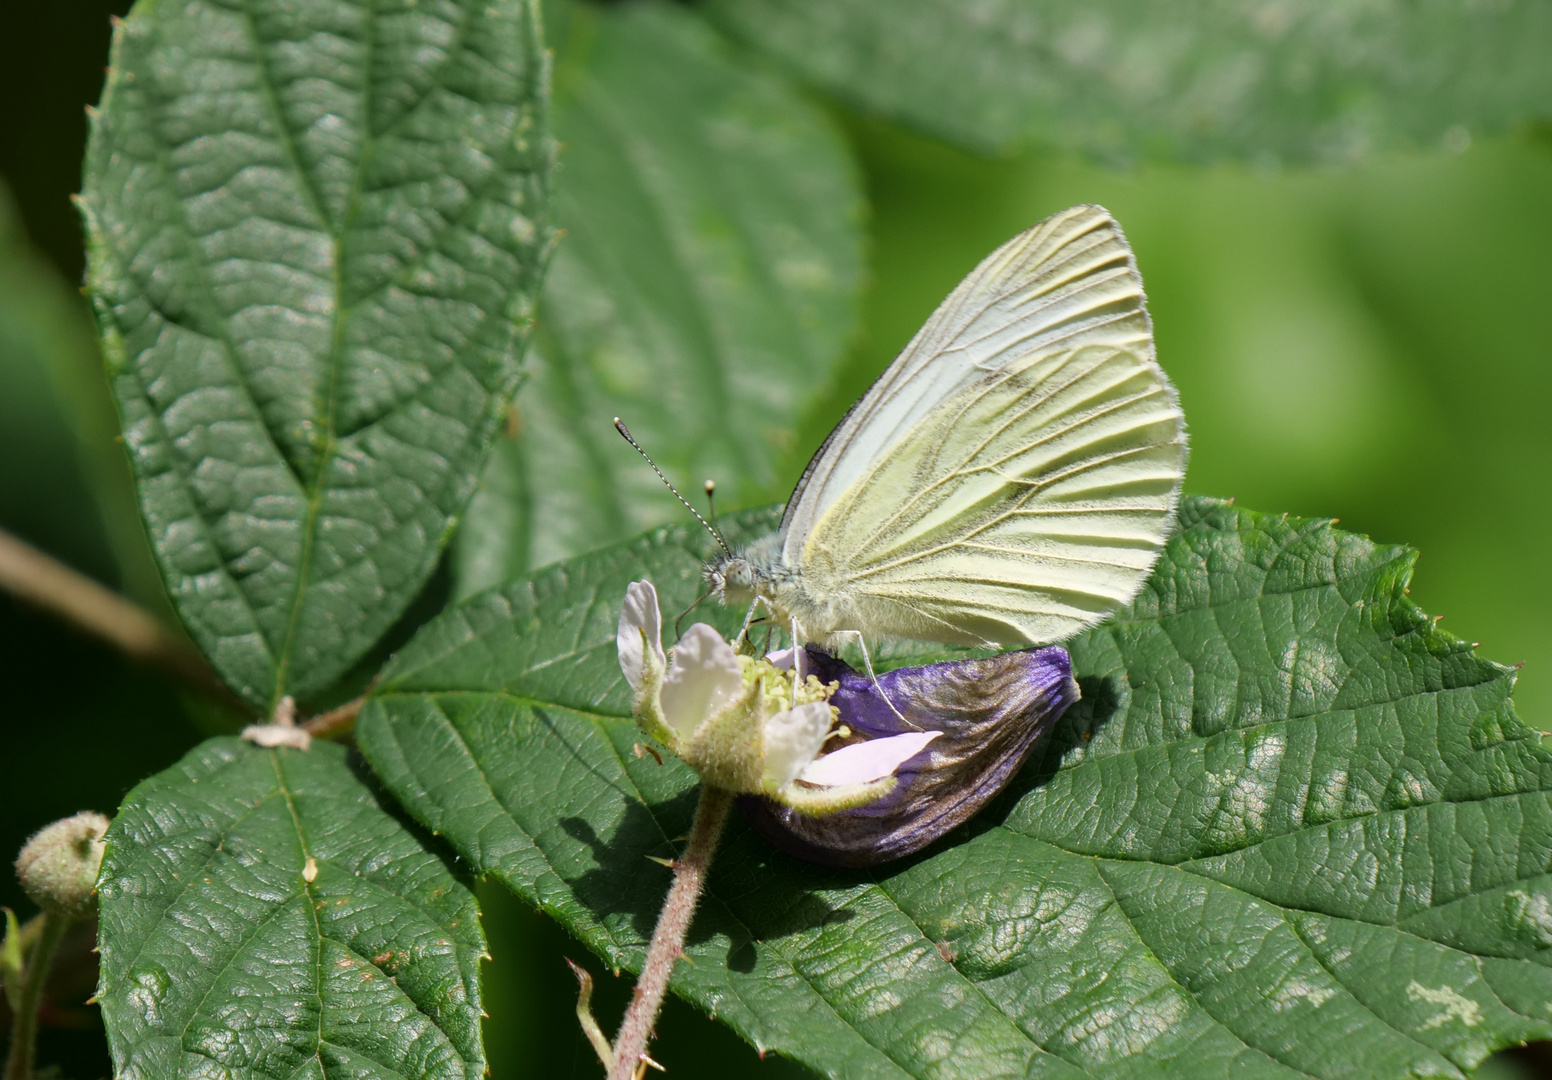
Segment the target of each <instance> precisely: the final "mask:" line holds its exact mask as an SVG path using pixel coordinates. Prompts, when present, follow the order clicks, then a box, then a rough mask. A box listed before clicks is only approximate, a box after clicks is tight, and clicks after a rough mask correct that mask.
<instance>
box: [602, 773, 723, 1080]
mask: <svg viewBox="0 0 1552 1080" xmlns="http://www.w3.org/2000/svg"><path fill="white" fill-rule="evenodd" d="M732 805H733V793H732V792H731V791H726V790H724V789H722V788H717V787H712V786H711V785H709V784H704V785H702V786H701V801H700V805H699V806H697V807H696V808H695V824H694V825H693V826H692V827H691V828H690V842H689V843H688V844H686V845H685V849H684V854H682V855H680V856H679V858H678V859H676V860H675V861H674V883H673V884H672V885H671V886H669V889H668V898H667V899H666V900H664V901H663V910H662V912H661V913H660V914H659V915H658V917H657V928H656V929H655V930H653V931H652V944H651V945H649V946H648V948H647V962H646V963H645V964H644V965H643V966H642V968H641V977H640V978H639V979H637V980H636V995H635V998H634V999H633V1000H632V1001H631V1004H630V1008H629V1009H627V1010H625V1019H624V1020H623V1021H622V1022H621V1023H620V1033H619V1034H618V1035H616V1036H615V1039H614V1064H613V1065H612V1066H610V1068H609V1080H631V1077H632V1075H633V1074H634V1073H635V1072H636V1069H637V1066H638V1064H639V1062H640V1061H641V1060H642V1058H643V1057H644V1056H645V1054H646V1052H647V1041H648V1040H649V1039H650V1038H651V1037H652V1025H653V1024H655V1023H657V1014H658V1011H659V1010H660V1009H661V1008H662V1007H663V994H664V993H665V992H666V991H667V990H668V978H669V976H670V975H672V974H673V970H674V964H675V963H676V962H677V961H678V959H679V957H681V956H683V955H684V940H685V935H686V934H687V933H689V930H690V920H691V919H692V918H694V916H695V905H696V903H697V902H698V901H699V900H700V898H701V889H702V888H703V887H704V886H705V884H706V871H707V870H708V869H710V867H711V857H712V855H713V854H715V852H716V850H717V841H719V840H720V839H721V838H722V827H723V825H725V824H726V823H727V817H728V810H729V809H731V808H732Z"/></svg>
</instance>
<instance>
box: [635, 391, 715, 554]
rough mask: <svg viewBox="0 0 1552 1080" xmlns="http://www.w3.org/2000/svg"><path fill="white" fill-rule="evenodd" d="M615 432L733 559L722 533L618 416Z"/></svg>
mask: <svg viewBox="0 0 1552 1080" xmlns="http://www.w3.org/2000/svg"><path fill="white" fill-rule="evenodd" d="M614 430H616V431H618V432H619V433H620V434H621V435H623V436H625V441H626V442H628V443H630V444H631V446H633V447H635V448H636V453H638V454H640V455H641V456H642V457H644V458H646V460H647V464H648V465H650V466H652V471H653V472H655V473H657V478H658V479H659V480H661V481H663V485H664V486H665V487H666V488H668V490H669V491H672V492H673V493H674V498H676V499H678V500H679V501H680V502H681V503H683V504H684V508H685V509H686V510H688V511H689V512H690V513H692V514H694V515H695V520H696V521H698V522H700V523H701V524H702V525H704V526H706V531H707V532H709V533H711V535H712V536H713V537H714V538H715V539H716V541H717V543H719V544H721V545H722V550H723V551H725V552H727V556H728V558H730V559H731V558H732V557H733V549H732V548H731V547H729V546H728V542H727V540H726V539H725V538H724V537H723V535H722V533H721V531H720V530H719V529H718V528H717V527H716V526H715V525H713V524H712V523H711V522H709V521H707V520H706V519H705V518H703V517H701V515H700V511H699V510H697V509H695V507H693V506H691V505H690V503H689V500H687V499H686V498H685V497H684V496H683V495H681V494H679V489H678V488H676V487H674V485H673V484H672V483H670V482H669V479H668V477H666V476H664V475H663V470H662V469H660V468H658V467H657V462H655V461H653V460H652V455H651V454H648V453H647V452H646V451H645V450H643V449H642V448H641V444H640V443H639V442H637V441H636V439H635V437H634V436H632V435H631V433H630V428H628V427H626V426H625V422H624V421H623V420H621V419H620V418H619V417H618V416H616V417H615V418H614Z"/></svg>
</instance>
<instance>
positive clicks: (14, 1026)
mask: <svg viewBox="0 0 1552 1080" xmlns="http://www.w3.org/2000/svg"><path fill="white" fill-rule="evenodd" d="M69 928H70V920H69V919H67V918H65V917H64V916H62V915H52V914H45V915H44V916H43V927H42V930H41V931H40V932H39V934H38V940H37V944H35V945H34V946H33V947H32V955H31V956H29V957H28V958H27V972H26V974H25V975H24V976H23V977H22V992H21V995H20V997H19V998H18V999H17V1002H16V1009H15V1014H14V1015H13V1016H12V1017H11V1053H10V1056H9V1057H8V1058H6V1062H5V1080H32V1060H33V1054H34V1053H35V1052H36V1049H37V1038H38V1005H39V1004H40V1003H41V1001H42V999H43V983H44V980H45V979H46V978H47V977H48V969H49V964H50V962H51V961H52V960H53V959H54V950H55V949H56V948H58V947H59V941H60V939H61V938H63V937H64V936H65V931H66V930H68V929H69Z"/></svg>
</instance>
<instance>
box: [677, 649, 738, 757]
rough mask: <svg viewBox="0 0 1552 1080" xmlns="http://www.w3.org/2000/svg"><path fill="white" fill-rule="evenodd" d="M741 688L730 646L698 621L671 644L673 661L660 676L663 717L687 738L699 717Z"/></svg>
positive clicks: (730, 699)
mask: <svg viewBox="0 0 1552 1080" xmlns="http://www.w3.org/2000/svg"><path fill="white" fill-rule="evenodd" d="M743 689H744V677H743V675H741V674H740V673H739V670H738V654H737V653H735V652H734V651H733V646H731V645H729V644H728V643H727V642H726V641H724V640H723V638H722V635H721V634H719V633H717V632H716V631H715V630H713V629H712V628H711V627H709V626H707V625H706V624H705V623H703V622H698V623H696V624H695V625H694V626H692V627H690V628H689V629H688V630H686V631H685V632H684V637H682V638H680V639H679V644H677V645H675V646H674V663H673V666H672V667H670V668H669V669H668V674H667V675H666V676H665V677H664V679H663V719H664V720H666V721H667V722H668V726H669V727H671V728H673V729H674V730H675V731H676V732H678V733H679V735H680V737H681V738H685V739H688V738H689V737H690V736H691V735H693V734H694V733H695V729H696V728H697V727H699V726H700V723H701V721H702V720H704V719H706V718H707V717H708V716H710V715H712V714H713V713H716V712H720V711H721V710H722V709H725V708H727V706H728V705H730V704H731V703H732V702H733V699H734V698H736V697H738V695H739V694H740V693H741V692H742V691H743Z"/></svg>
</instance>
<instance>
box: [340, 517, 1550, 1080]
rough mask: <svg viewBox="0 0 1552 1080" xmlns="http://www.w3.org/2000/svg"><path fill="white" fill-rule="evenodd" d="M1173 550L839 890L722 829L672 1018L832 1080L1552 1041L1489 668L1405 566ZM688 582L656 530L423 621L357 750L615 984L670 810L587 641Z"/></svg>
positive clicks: (377, 699) (692, 539)
mask: <svg viewBox="0 0 1552 1080" xmlns="http://www.w3.org/2000/svg"><path fill="white" fill-rule="evenodd" d="M772 521H773V519H771V518H769V517H767V518H764V519H763V520H762V519H760V518H759V517H756V516H744V517H742V518H740V519H739V521H738V523H737V524H738V526H739V532H740V534H741V535H742V536H743V537H744V538H748V537H749V536H751V535H753V534H757V533H758V532H759V531H762V530H763V529H766V528H769V527H770V526H771V524H772ZM1181 525H1182V529H1181V531H1180V532H1179V534H1177V536H1176V537H1175V538H1174V539H1173V540H1172V541H1171V542H1170V544H1169V547H1168V549H1167V551H1166V553H1165V556H1164V558H1163V560H1162V562H1161V564H1160V567H1159V569H1158V571H1157V572H1156V573H1155V575H1154V576H1153V578H1152V579H1151V581H1150V584H1149V585H1148V586H1147V587H1146V588H1145V589H1144V591H1143V593H1142V595H1141V596H1140V597H1139V599H1138V600H1137V601H1136V602H1135V603H1134V604H1133V605H1132V607H1131V608H1130V610H1127V611H1125V612H1123V613H1122V614H1121V616H1120V617H1119V618H1117V619H1115V620H1114V621H1112V622H1111V623H1109V624H1107V625H1105V626H1102V627H1100V628H1098V629H1096V630H1094V631H1091V632H1089V633H1087V634H1084V635H1081V636H1080V637H1078V638H1076V639H1074V640H1073V641H1071V642H1069V643H1068V647H1069V649H1070V651H1071V653H1072V660H1073V672H1074V675H1075V676H1076V677H1077V679H1078V681H1079V685H1080V687H1081V688H1082V692H1083V700H1081V701H1080V702H1079V703H1078V704H1076V705H1075V706H1073V707H1072V708H1071V709H1070V710H1068V712H1067V714H1066V715H1065V716H1064V717H1063V719H1062V720H1061V722H1059V723H1058V725H1057V726H1056V729H1055V731H1054V732H1053V734H1052V737H1051V739H1050V741H1049V742H1047V743H1045V744H1043V747H1037V748H1036V751H1035V755H1034V757H1033V758H1032V759H1031V761H1030V764H1029V765H1028V766H1027V767H1026V769H1025V770H1024V772H1023V773H1022V774H1021V775H1020V776H1019V777H1017V778H1016V779H1015V780H1014V781H1013V783H1012V785H1011V786H1010V788H1009V789H1008V790H1007V791H1006V792H1005V793H1004V794H1003V796H1001V797H1000V798H999V799H998V800H996V801H994V803H993V804H992V805H991V806H990V807H989V808H988V809H987V810H986V811H985V812H983V813H982V814H981V815H980V816H979V817H977V818H975V819H972V820H971V821H970V822H969V823H968V825H967V826H965V827H964V828H962V829H960V830H957V831H956V832H954V833H951V834H950V835H949V836H948V837H946V838H945V839H944V840H943V841H940V842H939V843H937V844H936V845H934V846H933V847H931V848H928V849H927V850H926V852H924V853H923V855H922V856H919V857H915V858H913V859H911V860H907V861H905V862H903V863H893V864H889V865H887V866H883V867H878V868H874V869H873V870H871V871H861V872H858V871H850V872H848V871H822V870H817V869H815V868H813V867H810V866H806V865H803V864H800V863H797V862H796V861H793V860H790V859H788V858H786V857H784V856H781V855H778V854H777V853H775V852H774V851H772V850H770V849H769V848H767V847H766V846H765V845H763V844H762V843H760V842H759V841H758V840H757V839H755V838H754V837H753V835H752V834H751V833H750V832H749V830H748V829H747V828H746V827H744V826H742V825H741V824H736V825H735V826H734V827H733V828H732V829H731V830H730V833H729V836H728V838H727V840H726V843H725V847H724V849H723V851H722V853H721V855H720V856H719V861H718V863H717V865H716V867H715V869H714V872H713V874H712V879H711V883H710V886H709V893H708V896H707V899H706V901H705V905H704V907H703V909H702V911H701V913H700V914H699V915H698V916H697V922H696V925H695V929H694V931H693V932H692V935H691V943H690V946H689V952H690V955H691V956H692V958H693V959H694V961H695V963H694V965H693V966H691V965H688V964H682V965H680V966H679V968H678V969H677V971H676V973H675V980H674V986H675V989H676V990H677V991H678V992H679V993H680V994H682V995H683V996H685V997H687V998H688V999H690V1000H692V1001H694V1002H696V1003H698V1004H699V1005H701V1006H702V1007H703V1008H706V1009H707V1010H708V1011H712V1012H714V1013H715V1014H716V1015H717V1016H718V1017H719V1018H721V1019H722V1020H724V1021H726V1022H727V1023H729V1024H731V1025H732V1026H733V1027H734V1028H735V1029H736V1030H738V1031H739V1032H740V1033H741V1034H743V1035H744V1036H745V1037H746V1038H748V1039H749V1040H750V1041H751V1042H753V1043H755V1044H756V1045H758V1046H761V1047H764V1048H768V1049H773V1050H776V1051H778V1052H780V1053H782V1054H785V1055H789V1056H791V1057H793V1058H796V1059H798V1060H800V1061H802V1062H804V1063H806V1064H808V1065H810V1066H811V1067H813V1068H815V1069H817V1070H818V1071H820V1072H822V1073H824V1074H826V1075H829V1076H834V1077H847V1078H854V1077H903V1076H911V1077H1013V1076H1051V1077H1079V1076H1091V1077H1115V1076H1136V1075H1151V1074H1152V1073H1153V1071H1155V1070H1157V1069H1160V1068H1162V1067H1165V1066H1168V1067H1169V1068H1170V1069H1172V1070H1173V1075H1180V1076H1190V1077H1225V1076H1235V1077H1288V1078H1292V1077H1298V1076H1318V1077H1342V1076H1354V1077H1396V1078H1401V1077H1410V1076H1441V1077H1443V1076H1461V1075H1463V1074H1464V1072H1466V1071H1468V1070H1470V1069H1472V1068H1474V1067H1475V1066H1476V1065H1477V1064H1478V1063H1479V1062H1480V1061H1481V1060H1482V1059H1483V1058H1484V1057H1485V1056H1486V1055H1487V1054H1488V1053H1489V1052H1490V1051H1492V1050H1493V1049H1494V1048H1496V1047H1500V1046H1504V1045H1507V1044H1510V1043H1513V1042H1517V1041H1520V1040H1524V1039H1527V1038H1545V1037H1547V1036H1548V1035H1549V1034H1552V1013H1549V1010H1548V1008H1547V1005H1546V1002H1547V1001H1548V1000H1552V971H1549V970H1548V967H1549V961H1552V951H1549V945H1552V930H1549V927H1552V920H1549V918H1548V917H1547V911H1548V907H1549V905H1552V755H1548V754H1547V753H1546V752H1544V751H1543V750H1542V749H1541V748H1540V745H1539V739H1538V736H1537V734H1536V733H1535V732H1532V731H1531V730H1529V729H1528V728H1527V727H1526V726H1525V725H1523V724H1522V723H1521V722H1520V721H1519V720H1518V719H1517V718H1516V717H1515V715H1514V711H1513V708H1512V706H1511V704H1510V700H1509V694H1510V689H1511V686H1512V683H1513V673H1512V671H1511V670H1510V669H1507V668H1504V667H1501V666H1499V665H1496V664H1493V663H1490V662H1488V661H1485V660H1482V659H1479V658H1477V657H1476V656H1474V655H1473V654H1472V652H1471V650H1470V648H1469V647H1468V646H1466V645H1465V644H1464V643H1462V642H1460V641H1458V640H1456V639H1455V638H1453V637H1451V636H1449V635H1447V634H1444V633H1441V632H1439V631H1437V630H1435V629H1434V627H1433V624H1432V622H1431V621H1430V620H1429V619H1428V618H1427V617H1426V616H1425V615H1424V614H1423V613H1422V612H1420V611H1419V610H1418V609H1417V608H1416V607H1415V606H1413V605H1412V604H1411V602H1410V601H1409V600H1408V599H1407V598H1406V596H1405V592H1404V590H1405V587H1406V585H1407V582H1408V580H1409V578H1410V575H1411V569H1412V565H1413V561H1414V558H1415V555H1414V554H1413V553H1412V552H1410V551H1408V550H1407V549H1404V548H1399V547H1382V546H1377V545H1374V544H1372V543H1370V542H1369V541H1368V540H1366V539H1364V538H1362V537H1358V536H1354V535H1351V534H1346V533H1343V532H1341V531H1339V530H1337V529H1334V528H1332V527H1331V525H1330V524H1329V523H1328V522H1323V521H1301V520H1298V519H1290V518H1286V517H1275V516H1263V515H1258V514H1253V513H1249V512H1246V511H1240V510H1236V509H1234V508H1233V507H1231V506H1229V505H1227V504H1224V503H1219V502H1215V501H1212V500H1206V499H1195V500H1189V501H1188V502H1187V503H1186V504H1185V506H1184V507H1183V509H1182V513H1181ZM704 553H705V545H704V544H703V543H702V540H701V538H700V537H698V536H695V535H693V534H689V533H687V532H685V531H683V530H672V529H671V530H666V531H663V532H659V533H656V534H652V535H649V536H647V537H645V538H642V539H640V540H637V541H634V542H632V543H630V544H626V545H623V546H619V547H615V548H611V549H608V550H606V551H602V552H599V553H597V554H595V555H591V556H587V557H584V558H581V559H578V560H576V561H574V562H572V563H569V564H563V565H562V566H559V567H556V568H553V569H551V570H549V571H547V572H545V573H543V574H541V575H539V576H538V577H536V578H535V579H534V580H532V581H530V582H522V583H518V584H515V585H512V586H509V587H507V588H505V589H503V590H500V591H494V592H490V593H486V594H484V595H482V596H480V597H478V598H476V599H474V600H473V601H471V602H469V603H468V604H466V605H464V606H462V607H460V608H457V609H454V610H453V611H450V612H449V613H447V614H445V615H444V616H442V617H441V618H440V619H439V620H438V621H437V622H435V623H433V624H431V625H429V626H428V627H426V628H425V629H424V630H423V631H422V632H421V634H420V635H419V637H418V639H417V640H416V641H414V642H412V644H411V645H410V646H409V647H407V648H406V649H405V650H404V651H403V652H402V653H401V654H400V655H399V657H398V658H397V660H396V661H395V663H394V664H393V666H392V668H391V669H390V671H389V672H388V673H387V675H386V677H385V679H384V682H383V684H382V685H381V686H380V687H379V688H378V690H377V691H376V692H375V694H374V696H373V698H372V700H371V702H370V703H369V705H368V707H367V709H366V711H365V712H364V713H363V714H362V717H361V721H360V727H359V729H358V734H359V738H360V741H361V746H362V749H363V752H364V753H365V754H366V755H367V757H368V759H369V760H370V761H371V762H372V763H373V765H374V767H375V768H376V769H377V770H378V772H379V774H380V775H381V776H382V777H383V779H384V781H385V783H386V784H387V785H388V786H389V788H390V789H391V790H392V791H393V792H394V793H395V794H396V795H397V796H398V797H399V798H400V799H401V800H403V801H404V803H405V805H406V806H408V807H409V808H410V809H411V811H412V812H413V813H414V814H415V815H416V816H417V817H418V818H419V819H420V820H421V821H422V822H424V823H425V824H427V825H428V826H430V827H432V828H435V829H437V830H438V831H440V832H442V833H443V834H444V835H446V836H447V837H448V838H449V839H450V840H451V841H452V843H453V844H454V845H455V846H456V847H457V848H458V850H459V851H460V852H461V853H462V854H463V855H464V856H465V857H466V858H468V859H470V860H471V862H473V863H474V864H475V865H476V866H478V867H479V868H480V869H481V870H482V871H486V872H489V873H490V874H492V875H494V876H495V877H497V878H498V879H500V880H502V881H503V882H505V883H506V884H507V885H508V886H509V887H511V888H512V889H513V890H515V891H516V892H518V893H519V894H520V895H522V896H524V897H525V898H527V899H528V900H529V901H530V902H532V903H534V904H536V905H538V906H539V907H540V908H541V909H543V910H544V911H546V912H548V913H550V914H551V915H553V916H555V917H556V918H558V919H560V920H561V921H562V922H564V923H565V924H566V925H567V926H568V927H569V928H570V929H571V930H572V931H573V932H574V933H576V934H577V935H579V936H580V937H581V938H582V939H583V940H584V941H586V942H587V943H588V944H589V945H590V946H591V947H592V948H594V949H595V950H596V951H597V952H598V953H599V954H600V955H601V956H602V957H604V958H605V960H606V961H607V962H609V963H611V964H618V965H620V966H623V967H630V966H632V965H634V964H638V963H639V962H640V959H641V956H642V948H643V943H644V941H645V939H646V935H647V934H649V933H650V930H651V926H652V921H653V918H654V916H655V914H656V911H657V908H658V906H659V904H660V902H661V900H662V896H663V893H664V891H665V889H666V887H667V884H668V872H667V871H666V870H664V869H662V868H661V867H659V866H657V865H656V864H654V863H652V862H650V861H648V859H647V858H646V856H649V855H650V856H657V857H670V856H672V855H673V854H674V852H675V849H676V844H675V840H674V838H675V837H680V836H682V835H683V834H684V832H685V831H686V829H687V828H688V825H689V820H690V814H691V811H692V809H693V803H694V791H693V788H692V774H691V773H690V772H689V770H688V769H686V768H685V767H683V766H681V765H677V764H674V763H668V764H665V765H663V766H659V765H657V764H656V763H655V762H654V761H653V759H652V758H651V757H650V756H644V757H638V756H637V755H636V754H635V752H634V751H633V745H634V744H635V743H636V742H637V741H638V739H639V736H638V734H637V732H636V729H635V727H634V725H633V724H632V723H631V722H630V721H629V720H628V719H626V718H625V714H626V711H627V698H626V693H625V691H624V682H623V679H622V677H621V676H620V675H619V672H618V670H617V667H616V664H615V658H614V648H615V646H614V625H615V618H616V617H617V614H618V605H619V603H620V600H621V598H622V596H623V593H624V587H625V584H626V582H627V581H629V580H631V579H632V578H637V577H641V576H643V575H649V576H651V577H652V578H653V580H654V581H655V582H656V583H657V585H658V588H659V591H660V593H661V594H662V595H663V604H664V610H665V612H666V613H667V617H668V618H670V619H671V618H672V615H673V613H674V612H675V611H676V610H678V609H679V608H681V607H683V606H685V605H687V604H688V603H689V602H690V600H692V599H693V598H694V597H695V595H696V594H697V592H698V578H697V569H698V559H699V557H700V556H702V555H703V554H704ZM699 613H700V609H697V615H699ZM737 616H738V613H732V612H723V613H720V614H718V616H717V617H718V618H719V619H720V620H721V625H722V626H723V628H725V629H726V628H729V627H730V625H732V620H734V619H736V618H737ZM670 1064H671V1063H670Z"/></svg>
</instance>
